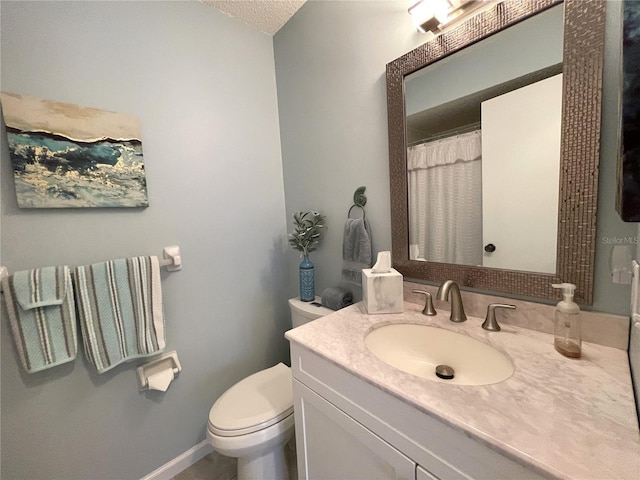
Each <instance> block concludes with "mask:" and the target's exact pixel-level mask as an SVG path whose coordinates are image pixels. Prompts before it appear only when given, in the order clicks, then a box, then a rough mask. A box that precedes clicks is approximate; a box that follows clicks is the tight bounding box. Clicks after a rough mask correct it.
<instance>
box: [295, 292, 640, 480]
mask: <svg viewBox="0 0 640 480" xmlns="http://www.w3.org/2000/svg"><path fill="white" fill-rule="evenodd" d="M421 311H422V307H421V306H419V305H416V304H413V303H407V302H405V304H404V312H403V313H397V314H383V315H368V314H366V313H364V312H363V309H362V306H361V304H356V305H352V306H350V307H347V308H345V309H342V310H339V311H337V312H335V313H333V314H331V315H328V316H326V317H322V318H319V319H318V320H315V321H313V322H310V323H308V324H306V325H303V326H301V327H298V328H296V329H294V330H290V331H289V332H287V333H286V337H287V338H288V339H289V340H290V341H291V342H295V343H297V344H299V345H301V346H303V347H305V348H307V349H309V350H311V351H313V352H315V353H316V354H318V355H320V356H321V357H324V358H326V359H327V360H329V361H331V362H333V363H335V364H336V365H338V366H340V367H342V368H343V369H345V370H347V371H348V372H350V373H352V374H354V375H356V376H358V377H360V378H362V379H364V380H365V381H367V382H369V383H371V384H373V385H376V386H377V387H379V388H380V389H382V390H384V391H386V392H388V393H390V394H391V395H394V396H395V397H397V398H399V399H401V400H403V401H405V402H407V403H409V404H411V405H413V406H414V407H415V408H417V409H419V410H421V411H424V412H426V413H428V414H430V415H432V416H434V417H436V418H439V419H440V420H441V421H443V422H444V423H446V424H448V425H450V426H451V427H453V428H456V429H458V430H461V431H463V432H466V433H467V434H468V435H470V436H472V437H473V438H475V439H477V440H479V441H481V442H484V443H486V444H488V445H489V446H490V447H492V448H494V449H496V450H497V451H500V452H501V453H503V454H505V455H507V456H508V457H510V458H512V459H515V460H516V461H519V462H521V463H525V464H527V465H531V466H532V467H534V468H535V469H536V470H538V471H541V472H543V473H545V474H547V475H550V476H554V477H557V478H571V479H603V480H604V479H607V480H609V479H634V480H637V479H639V478H640V433H639V431H638V421H637V417H636V410H635V403H634V398H633V391H632V385H631V375H630V371H629V362H628V358H627V353H626V352H625V351H622V350H618V349H615V348H611V347H604V346H600V345H595V344H592V343H585V342H583V348H582V358H581V359H569V358H566V357H564V356H562V355H560V354H559V353H557V352H556V351H555V349H554V347H553V336H552V335H549V334H546V333H541V332H537V331H534V330H528V329H525V328H520V327H516V326H513V325H505V324H502V325H501V327H502V330H501V331H500V332H488V331H485V330H483V329H482V328H481V324H482V322H483V319H479V318H475V317H469V318H468V320H467V321H466V322H464V323H461V324H456V323H452V322H450V321H449V312H446V311H443V312H442V313H440V312H439V313H438V315H436V316H434V317H428V316H425V315H422V314H421ZM391 323H418V324H425V325H432V326H436V327H440V328H445V329H448V330H452V331H456V332H460V333H463V334H466V335H469V336H470V337H473V338H476V339H478V340H481V341H483V342H485V343H488V344H490V345H492V346H494V347H495V348H497V349H498V350H500V351H502V352H504V353H506V354H507V355H508V356H509V357H510V358H511V360H512V361H513V363H514V365H515V372H514V374H513V375H512V376H511V377H510V378H509V379H507V380H505V381H504V382H501V383H498V384H494V385H484V386H466V385H465V386H462V385H454V384H447V383H446V382H444V381H443V382H439V381H432V380H427V379H422V378H419V377H416V376H414V375H411V374H409V373H404V372H402V371H400V370H398V369H396V368H393V367H391V366H389V365H387V364H386V363H384V362H382V361H381V360H379V359H378V358H377V357H376V356H374V355H373V354H372V353H371V352H370V351H369V350H368V349H367V347H366V346H365V343H364V337H365V335H366V333H367V332H368V331H370V330H371V329H373V328H376V327H379V326H382V325H386V324H391Z"/></svg>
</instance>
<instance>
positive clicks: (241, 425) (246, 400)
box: [209, 363, 293, 437]
mask: <svg viewBox="0 0 640 480" xmlns="http://www.w3.org/2000/svg"><path fill="white" fill-rule="evenodd" d="M291 383H292V378H291V369H290V368H289V367H287V366H286V365H285V364H283V363H279V364H277V365H275V366H273V367H271V368H268V369H266V370H262V371H260V372H257V373H254V374H253V375H251V376H249V377H247V378H245V379H243V380H241V381H239V382H238V383H236V384H235V385H233V386H232V387H231V388H229V389H228V390H227V391H226V392H225V393H224V394H222V396H221V397H220V398H218V400H216V402H215V403H214V404H213V407H211V411H210V412H209V431H210V432H211V433H213V434H215V435H219V436H221V437H233V436H238V435H246V434H248V433H252V432H256V431H258V430H262V429H265V428H267V427H269V426H271V425H274V424H276V423H278V422H280V421H282V420H284V419H285V418H287V417H288V416H290V415H292V414H293V392H292V387H291Z"/></svg>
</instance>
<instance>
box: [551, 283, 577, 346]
mask: <svg viewBox="0 0 640 480" xmlns="http://www.w3.org/2000/svg"><path fill="white" fill-rule="evenodd" d="M551 286H552V287H553V288H559V289H561V290H562V297H563V298H562V300H561V301H559V302H558V305H557V306H556V313H555V328H554V336H555V338H554V341H553V345H554V347H555V348H556V350H557V351H558V352H559V353H561V354H562V355H564V356H565V357H569V358H580V355H581V352H582V334H581V332H580V307H578V304H577V303H575V302H574V301H573V294H574V292H575V290H576V286H575V285H574V284H572V283H559V284H552V285H551Z"/></svg>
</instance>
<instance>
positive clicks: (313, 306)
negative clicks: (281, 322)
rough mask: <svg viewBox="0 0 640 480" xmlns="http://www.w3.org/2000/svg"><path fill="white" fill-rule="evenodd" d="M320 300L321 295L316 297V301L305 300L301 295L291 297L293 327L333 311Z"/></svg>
mask: <svg viewBox="0 0 640 480" xmlns="http://www.w3.org/2000/svg"><path fill="white" fill-rule="evenodd" d="M320 302H321V298H320V297H316V300H315V301H314V302H303V301H301V300H300V298H299V297H296V298H292V299H290V300H289V308H290V309H291V325H292V326H293V328H296V327H299V326H300V325H304V324H305V323H307V322H310V321H312V320H315V319H316V318H320V317H324V316H325V315H329V314H330V313H333V310H331V309H330V308H327V307H323V306H322V304H321V303H320Z"/></svg>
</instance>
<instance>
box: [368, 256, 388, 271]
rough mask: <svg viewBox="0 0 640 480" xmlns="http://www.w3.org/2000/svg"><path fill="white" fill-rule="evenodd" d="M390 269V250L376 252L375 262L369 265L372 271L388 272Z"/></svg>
mask: <svg viewBox="0 0 640 480" xmlns="http://www.w3.org/2000/svg"><path fill="white" fill-rule="evenodd" d="M390 271H391V252H378V259H377V260H376V264H375V265H374V266H373V267H371V272H372V273H389V272H390Z"/></svg>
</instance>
